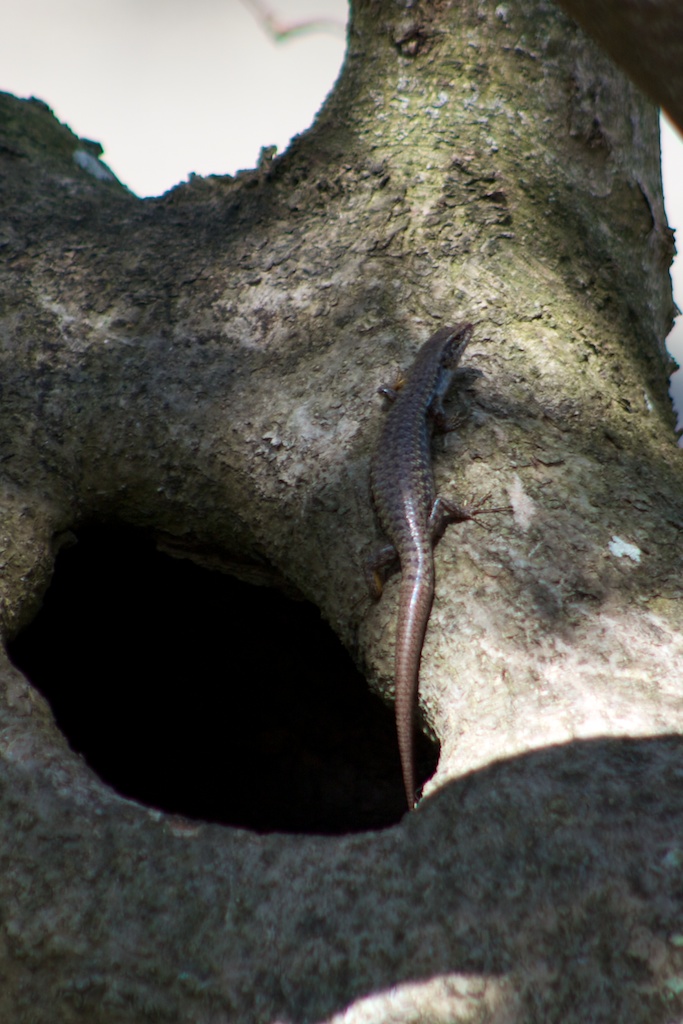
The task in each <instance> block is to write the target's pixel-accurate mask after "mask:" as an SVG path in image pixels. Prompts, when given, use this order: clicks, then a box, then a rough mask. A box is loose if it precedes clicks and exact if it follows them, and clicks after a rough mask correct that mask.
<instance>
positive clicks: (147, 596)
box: [9, 527, 438, 833]
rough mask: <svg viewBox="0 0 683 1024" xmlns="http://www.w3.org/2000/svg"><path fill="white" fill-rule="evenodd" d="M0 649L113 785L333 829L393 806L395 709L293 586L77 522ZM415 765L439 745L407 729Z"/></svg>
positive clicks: (400, 799) (385, 818) (251, 818)
mask: <svg viewBox="0 0 683 1024" xmlns="http://www.w3.org/2000/svg"><path fill="white" fill-rule="evenodd" d="M9 650H10V656H11V658H12V660H13V661H14V663H15V664H16V665H17V666H18V667H19V668H20V669H21V670H22V671H23V672H24V673H25V674H26V675H27V676H28V678H29V679H30V680H31V681H32V683H33V684H34V685H35V686H36V687H37V689H39V690H40V691H41V692H42V693H43V695H44V696H45V697H46V698H47V700H48V701H49V703H50V705H51V707H52V710H53V712H54V715H55V719H56V721H57V723H58V725H59V727H60V728H61V729H62V731H63V733H64V734H65V735H66V737H67V739H68V740H69V743H70V744H71V746H72V748H73V749H74V750H76V751H77V752H79V753H80V754H82V755H83V756H84V758H85V759H86V761H87V762H88V764H89V765H90V767H91V768H92V769H93V770H94V771H95V772H96V773H97V774H98V775H99V776H100V778H101V779H103V780H104V781H105V782H106V783H108V784H109V785H111V786H112V787H113V788H114V789H116V790H117V791H118V792H119V793H121V794H122V795H124V796H127V797H130V798H132V799H135V800H137V801H139V802H140V803H144V804H147V805H149V806H152V807H156V808H160V809H161V810H164V811H167V812H170V813H174V814H181V815H185V816H187V817H190V818H197V819H202V820H204V821H212V822H220V823H222V824H226V825H239V826H242V827H246V828H252V829H255V830H258V831H275V830H278V831H286V832H314V833H341V832H349V831H360V830H362V829H369V828H381V827H383V826H388V825H392V824H394V823H395V822H396V821H398V820H399V818H400V817H401V816H402V815H403V814H404V812H405V803H404V800H405V798H404V795H403V787H402V783H401V775H400V768H399V762H398V753H397V747H396V733H395V726H394V717H393V712H392V709H391V708H390V707H387V706H386V705H384V704H383V703H382V701H380V700H379V698H377V697H375V696H374V695H372V694H371V693H370V692H369V691H368V689H367V685H366V683H365V680H364V679H363V677H362V676H361V675H360V674H359V673H358V672H357V671H356V670H355V668H354V666H353V664H352V662H351V659H350V657H349V655H348V654H347V653H346V651H345V650H344V648H343V647H342V646H341V644H340V643H339V641H338V639H337V638H336V636H335V635H334V633H333V632H332V630H331V629H330V628H329V626H327V624H326V623H325V622H323V620H322V619H321V617H320V614H319V612H318V610H317V609H316V608H315V607H314V606H313V605H310V604H308V603H306V602H297V601H291V600H289V599H288V598H286V597H284V596H283V595H282V594H280V592H279V591H276V590H273V589H269V588H265V587H255V586H250V585H248V584H246V583H242V582H240V581H238V580H235V579H234V578H232V577H230V576H226V575H224V574H223V573H220V572H210V571H208V570H206V569H202V568H199V567H198V566H196V565H194V564H193V563H191V562H188V561H183V560H178V559H175V558H171V557H169V556H168V555H164V554H161V553H160V552H158V551H157V550H156V548H155V546H154V542H153V540H152V539H151V538H150V537H149V536H147V535H145V534H143V533H141V532H137V531H131V530H128V529H113V528H110V527H106V528H105V527H89V528H87V529H84V530H83V531H81V532H80V534H79V542H78V544H76V545H75V546H73V547H71V548H68V549H65V550H63V551H62V552H61V553H60V554H59V555H58V557H57V562H56V566H55V573H54V576H53V580H52V583H51V585H50V588H49V590H48V592H47V594H46V596H45V600H44V602H43V607H42V608H41V610H40V612H39V613H38V615H37V616H36V618H35V620H34V621H33V622H32V623H31V624H30V625H29V626H28V627H27V628H26V629H24V630H23V631H22V632H21V633H20V634H19V635H18V636H17V638H16V639H15V640H14V641H13V642H12V643H11V644H10V648H9ZM416 743H417V764H418V775H419V779H420V781H424V780H425V779H427V778H429V776H430V775H431V774H432V773H433V771H434V769H435V766H436V762H437V758H438V747H437V746H436V745H435V744H432V743H430V741H429V740H427V739H426V738H425V737H424V736H421V735H418V736H416Z"/></svg>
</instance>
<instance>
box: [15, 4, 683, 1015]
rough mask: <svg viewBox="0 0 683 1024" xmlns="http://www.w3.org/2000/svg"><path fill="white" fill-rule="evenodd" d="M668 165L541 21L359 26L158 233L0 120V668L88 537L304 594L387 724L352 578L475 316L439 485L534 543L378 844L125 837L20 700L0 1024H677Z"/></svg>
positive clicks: (466, 648) (374, 643) (508, 560)
mask: <svg viewBox="0 0 683 1024" xmlns="http://www.w3.org/2000/svg"><path fill="white" fill-rule="evenodd" d="M657 131H658V129H657V118H656V112H655V110H654V108H653V107H651V106H650V104H649V103H648V102H647V101H645V100H644V99H643V98H642V97H641V96H640V94H639V93H638V92H637V91H636V89H635V88H634V87H633V86H631V84H630V83H629V82H628V81H627V80H626V79H625V78H624V77H623V76H622V75H621V73H620V72H618V71H617V70H615V68H614V67H613V66H612V65H611V63H610V62H609V61H608V60H607V59H606V58H604V57H603V56H602V55H601V54H600V52H599V51H598V50H597V48H596V47H595V46H594V45H593V44H592V43H590V42H588V41H587V40H586V38H585V37H584V36H583V34H582V33H581V32H580V31H579V30H577V29H576V28H575V27H574V26H573V25H572V24H571V23H570V22H569V21H568V20H567V19H566V18H565V17H564V16H563V15H561V14H559V13H558V12H557V10H556V9H555V8H554V7H551V6H550V5H546V4H538V3H529V2H524V0H522V2H518V3H509V4H506V5H500V6H498V7H494V5H479V4H478V3H476V2H474V0H472V2H462V3H460V4H457V5H455V4H450V3H448V2H436V0H435V2H433V3H422V4H419V5H417V6H415V7H411V8H410V10H408V11H404V12H403V13H401V8H400V7H399V6H398V5H396V4H395V3H393V2H390V0H386V2H370V0H365V2H359V3H357V4H356V7H355V11H354V14H353V20H352V24H351V28H350V36H349V52H348V56H347V60H346V64H345V67H344V70H343V72H342V75H341V78H340V80H339V82H338V83H337V86H336V88H335V90H334V92H333V94H332V95H331V97H330V98H329V100H328V102H327V103H326V105H325V107H324V108H323V110H322V112H321V114H320V116H319V118H318V120H317V122H316V124H315V125H314V127H313V129H312V130H311V131H310V132H309V133H307V134H306V135H304V136H302V137H300V138H299V139H298V140H296V141H295V143H294V144H293V145H292V147H291V148H290V150H289V151H288V152H287V153H286V154H285V155H284V156H283V157H281V158H278V159H276V160H275V161H274V163H272V165H271V164H265V165H264V166H263V167H262V168H261V169H260V170H257V171H254V172H252V173H249V174H245V175H243V176H241V177H239V178H238V179H237V180H231V179H222V178H211V179H207V180H202V179H194V180H193V181H192V182H191V183H190V184H189V185H187V186H183V187H180V188H178V189H176V190H174V191H173V192H171V193H169V194H168V195H167V196H165V197H163V198H161V199H159V200H148V201H144V202H143V201H140V200H138V199H136V198H135V197H133V196H131V195H129V194H127V193H126V192H125V191H124V190H122V189H121V188H120V187H118V185H117V184H116V183H115V182H108V181H102V180H99V179H96V178H94V177H89V176H88V174H87V173H86V172H85V171H84V170H83V169H82V168H81V167H80V166H79V165H77V164H76V163H74V160H73V154H74V151H75V150H76V149H78V148H79V144H78V140H76V139H75V138H74V137H73V136H72V135H71V133H70V132H69V131H68V130H67V129H66V128H64V127H63V126H60V125H59V124H57V123H56V122H55V121H54V120H53V119H52V117H51V115H50V113H49V111H48V110H47V109H46V108H45V107H44V106H42V105H40V104H38V103H35V102H19V101H16V100H13V99H11V98H9V97H2V99H1V106H0V132H1V134H0V161H1V164H0V168H1V173H2V185H1V190H0V197H1V203H2V229H1V230H2V243H3V247H2V259H3V262H2V268H1V277H0V289H1V292H0V296H1V299H0V301H1V303H2V305H1V307H0V308H1V319H0V338H1V339H2V378H1V380H2V388H3V395H2V406H1V408H0V417H1V423H2V429H1V432H0V445H1V447H0V468H1V469H2V474H3V475H2V533H1V539H0V557H1V559H2V566H3V572H2V604H1V608H2V627H3V631H4V634H5V635H6V636H9V635H12V633H14V632H15V631H16V630H17V629H18V628H19V626H20V625H21V624H22V623H23V622H25V621H27V619H28V618H29V617H30V616H31V615H32V614H33V612H34V610H35V608H36V607H37V605H38V603H39V601H40V598H41V595H42V593H43V591H44V588H45V586H46V585H47V582H48V580H49V576H50V572H51V568H52V564H53V559H54V554H55V551H56V550H57V548H58V547H59V545H60V543H61V542H62V541H63V539H64V538H65V537H66V536H67V535H68V531H69V530H71V529H72V528H73V527H74V526H75V525H76V524H78V523H79V522H81V521H83V520H85V519H90V518H93V517H95V518H102V519H105V518H106V519H112V518H114V519H118V520H121V521H124V522H126V523H130V524H134V525H143V526H147V527H151V528H153V529H154V530H155V531H157V532H158V534H159V535H160V537H162V539H163V538H165V542H166V543H177V544H182V546H183V547H184V549H185V550H186V551H188V552H194V553H195V554H196V557H198V558H201V557H202V553H203V552H205V551H206V550H207V549H210V551H211V552H213V554H214V557H215V553H216V552H219V553H220V554H221V557H222V558H223V559H224V560H225V562H226V564H227V563H229V564H230V565H231V566H232V568H233V569H239V571H241V572H243V573H244V574H250V573H258V574H259V576H260V577H261V578H262V579H264V578H270V579H271V580H272V581H273V582H275V583H278V582H280V583H281V582H282V581H286V582H287V584H288V585H290V586H293V587H295V588H297V589H298V590H299V591H301V592H303V593H305V594H306V595H307V596H308V597H310V598H311V599H312V600H314V601H315V602H316V603H317V604H318V606H319V607H320V608H321V609H322V610H323V613H324V614H325V616H326V617H327V618H328V619H329V620H330V621H331V622H332V624H333V625H334V627H335V629H336V630H337V631H338V632H339V634H340V636H341V637H342V638H343V639H344V641H345V642H346V643H347V645H348V646H349V648H350V649H351V650H353V651H354V653H355V655H356V657H357V659H358V661H359V663H361V664H363V665H364V666H365V667H366V669H367V672H368V676H369V678H370V680H371V682H372V684H373V685H374V686H375V687H377V688H378V689H380V690H381V691H382V692H384V693H388V694H389V693H390V692H391V685H392V683H391V664H392V635H393V620H394V617H395V613H396V595H397V591H396V586H395V583H390V584H389V585H388V586H387V588H386V591H385V594H384V596H383V598H382V601H381V602H380V603H379V605H377V606H371V604H370V601H369V599H368V598H367V597H366V595H365V584H364V579H363V564H364V559H365V557H366V556H367V554H368V553H369V552H370V551H371V550H372V548H373V546H374V545H375V543H376V527H375V524H374V519H373V514H372V510H371V508H370V506H369V502H368V496H367V460H368V453H369V451H370V448H371V446H372V444H373V442H374V440H375V437H376V435H377V430H378V426H379V421H380V417H381V415H382V412H381V402H380V400H379V399H378V398H377V397H376V396H374V389H375V386H376V385H377V384H380V383H382V382H383V381H385V380H386V379H387V377H388V376H391V372H392V370H393V369H394V368H395V367H396V366H398V365H402V364H403V365H404V364H406V363H407V362H409V361H410V358H411V354H412V353H413V352H414V351H415V348H416V346H417V345H418V344H419V343H420V342H421V341H423V340H424V339H425V338H426V337H427V336H428V334H429V333H430V332H432V331H433V330H434V329H435V327H436V326H438V325H441V324H444V323H447V322H449V321H453V320H457V319H471V320H473V321H474V322H475V324H476V336H475V342H474V343H473V344H472V346H471V351H470V353H469V357H468V361H469V362H470V363H471V364H472V365H476V366H478V367H479V368H480V369H482V370H484V371H485V373H486V378H485V379H484V380H483V381H481V382H480V383H479V384H478V385H477V388H478V400H477V403H476V406H475V407H474V409H473V411H472V415H471V417H470V421H469V423H468V425H466V426H465V427H464V428H463V430H462V431H461V433H460V435H459V436H449V438H448V439H447V440H446V441H445V442H444V443H443V446H442V448H441V451H440V453H439V456H438V458H437V481H438V486H439V488H440V490H441V491H442V492H443V493H445V494H450V495H452V496H455V497H463V496H465V497H467V496H468V495H470V494H478V495H480V494H482V493H485V492H487V491H492V492H493V495H494V498H495V499H496V501H498V500H499V499H500V498H505V497H506V496H507V497H509V500H510V501H511V502H512V504H513V505H514V508H515V515H514V517H511V518H510V519H509V520H501V521H499V522H497V523H496V527H495V529H494V531H492V532H485V531H483V530H479V529H478V528H477V527H476V526H474V525H471V524H470V525H465V526H463V527H460V528H457V529H456V528H451V530H450V531H449V532H448V533H447V535H446V537H445V538H444V540H443V541H442V543H441V545H440V546H439V548H438V553H437V570H436V571H437V596H436V601H435V606H434V610H433V613H432V619H431V623H430V628H429V631H428V637H427V644H426V648H425V655H424V659H423V666H422V675H421V701H422V708H423V714H424V716H425V721H426V723H427V725H428V727H429V728H431V729H433V730H434V731H435V732H436V734H437V735H438V736H439V738H440V740H441V743H442V758H441V763H440V766H439V770H438V773H437V775H436V777H435V779H434V781H433V783H432V784H431V786H430V788H429V790H428V797H427V799H426V800H425V801H424V802H423V804H422V805H421V806H420V808H419V809H418V811H417V812H415V813H413V814H411V815H409V816H407V817H406V819H404V821H403V822H402V823H401V825H400V826H398V827H397V828H395V829H393V830H389V831H386V832H382V833H375V834H365V835H362V836H355V837H349V836H346V837H340V838H335V839H330V838H326V839H323V838H320V837H314V836H288V837H285V836H280V835H269V836H255V835H250V834H249V833H246V832H242V831H238V830H231V829H227V828H219V827H216V826H210V825H201V824H196V823H190V822H186V821H184V820H180V819H173V818H170V817H168V816H164V815H161V814H159V813H156V812H151V811H149V810H146V809H145V808H143V807H140V806H137V805H136V804H134V803H132V802H129V801H124V800H122V799H120V798H119V797H117V796H116V795H115V794H113V793H112V792H111V791H110V790H108V789H107V787H106V786H104V785H103V784H101V783H100V782H99V781H98V780H97V779H96V778H94V776H93V775H92V774H91V773H90V772H89V771H88V770H87V768H86V767H85V766H84V764H83V763H82V762H81V761H80V760H79V759H78V758H77V757H76V756H75V755H74V754H73V753H72V752H71V751H70V750H69V748H68V745H67V744H66V742H65V741H64V739H63V738H62V737H61V736H60V734H59V733H58V731H57V730H56V728H55V726H54V723H53V721H52V718H51V715H50V713H49V710H48V709H47V708H46V705H45V703H44V701H43V700H42V699H41V698H40V697H39V696H37V695H36V693H35V692H34V691H33V690H32V688H31V687H30V686H29V685H28V684H27V683H26V681H25V680H23V679H22V678H21V676H20V675H19V674H18V673H17V671H16V670H14V669H13V668H12V667H11V666H10V665H9V663H8V662H5V661H3V665H2V680H3V688H2V691H0V712H1V716H2V717H1V721H0V724H1V729H2V732H1V734H0V736H1V745H0V773H1V775H0V778H1V782H2V794H1V795H2V812H1V815H0V822H1V826H0V830H1V831H0V858H1V865H0V867H1V870H0V915H1V919H2V930H1V931H0V1019H2V1020H8V1021H9V1020H11V1021H13V1022H16V1024H22V1022H28V1021H31V1022H32V1024H48V1022H49V1024H54V1022H55V1021H60V1022H61V1021H65V1022H74V1024H75V1022H86V1021H87V1022H88V1024H99V1022H102V1024H104V1022H106V1024H119V1022H121V1024H123V1022H125V1024H128V1022H130V1024H133V1022H135V1024H139V1022H141V1021H144V1020H169V1021H173V1020H181V1021H187V1022H190V1021H192V1022H202V1024H204V1022H206V1024H209V1022H211V1024H216V1022H228V1021H229V1022H237V1021H245V1022H246V1021H250V1022H251V1021H273V1022H275V1021H292V1022H304V1021H322V1020H332V1019H334V1020H339V1021H341V1020H343V1021H344V1022H345V1024H348V1022H351V1021H353V1022H355V1021H371V1020H372V1021H375V1020H377V1021H380V1020H381V1021H383V1020H387V1019H391V1020H396V1021H417V1020H434V1021H449V1022H450V1021H456V1020H457V1021H474V1020H477V1021H479V1020H481V1021H483V1020H488V1021H496V1022H500V1024H503V1022H506V1024H507V1022H511V1021H515V1022H531V1021H543V1022H544V1024H546V1022H551V1021H558V1022H559V1021H562V1022H563V1024H569V1022H577V1024H578V1022H582V1024H585V1022H587V1021H605V1022H607V1021H609V1022H613V1021H617V1020H619V1021H621V1020H623V1021H626V1020H628V1021H630V1022H634V1024H637V1022H646V1021H647V1022H652V1021H661V1022H662V1024H663V1022H665V1021H672V1020H677V1019H679V1018H680V1015H681V1013H682V1012H683V1003H682V1002H681V997H680V993H681V990H682V989H683V954H682V953H681V949H682V948H683V935H682V934H681V921H682V920H683V884H682V882H683V842H682V841H681V836H682V835H683V769H682V765H683V758H682V754H683V745H682V744H681V742H680V740H679V738H678V736H679V734H680V733H681V731H682V729H683V684H682V682H681V672H680V666H681V658H682V657H683V605H682V603H681V587H682V584H681V573H680V569H681V529H683V517H682V516H681V509H680V506H681V494H682V493H683V489H682V487H681V484H682V480H681V463H680V452H679V450H678V449H677V448H676V445H675V439H674V436H673V426H672V414H671V410H670V407H669V403H668V398H667V390H666V386H667V368H668V367H667V362H666V356H665V353H664V344H663V339H664V337H665V335H666V333H667V330H668V328H669V325H670V322H671V318H672V312H673V307H672V300H671V294H670V286H669V279H668V273H667V269H668V264H669V261H670V258H671V252H672V241H671V235H670V232H669V231H668V229H667V226H666V222H665V219H664V213H663V206H662V198H661V189H660V181H659V152H658V134H657ZM81 161H82V162H86V161H83V159H82V158H81ZM615 538H620V540H618V539H617V540H615ZM623 542H628V544H630V545H631V547H630V548H628V547H625V546H624V544H623ZM637 559H639V560H637ZM239 567H241V568H239ZM226 657H229V646H226ZM94 673H95V675H96V666H95V667H94ZM321 685H324V680H322V681H321ZM190 699H191V694H188V700H190ZM669 734H675V735H673V736H672V735H669ZM347 1008H348V1009H347ZM344 1011H346V1012H344Z"/></svg>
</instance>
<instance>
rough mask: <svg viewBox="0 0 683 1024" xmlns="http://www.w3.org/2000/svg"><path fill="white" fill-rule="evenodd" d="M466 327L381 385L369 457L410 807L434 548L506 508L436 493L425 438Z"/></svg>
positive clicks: (435, 339) (440, 337) (449, 330)
mask: <svg viewBox="0 0 683 1024" xmlns="http://www.w3.org/2000/svg"><path fill="white" fill-rule="evenodd" d="M472 330H473V328H472V325H471V324H469V323H460V324H457V325H456V326H455V327H442V328H440V329H439V330H438V331H437V332H436V333H435V334H433V335H432V336H431V338H430V339H429V341H427V342H425V344H424V345H423V346H422V348H421V349H420V351H419V352H418V354H417V357H416V359H415V362H414V363H413V365H412V367H411V369H410V372H409V374H408V377H407V379H406V381H405V383H404V384H403V385H402V386H401V387H400V388H398V389H394V388H388V387H384V388H380V389H379V390H380V392H381V393H382V394H384V395H386V396H387V397H388V398H389V399H391V400H392V405H391V407H390V409H389V410H388V412H387V414H386V419H385V421H384V424H383V425H382V429H381V432H380V436H379V441H378V443H377V448H376V449H375V452H374V455H373V457H372V462H371V469H370V484H371V492H372V499H373V503H374V506H375V510H376V512H377V517H378V519H379V522H380V525H381V527H382V529H383V530H384V532H385V533H386V535H387V537H388V538H389V540H390V541H391V544H390V545H388V546H386V547H384V548H382V549H381V550H380V551H378V552H377V554H376V556H375V558H374V559H373V562H372V581H373V589H374V591H375V593H376V596H379V595H380V594H381V591H382V579H383V574H382V573H381V570H382V569H385V570H386V568H387V567H388V566H390V564H391V563H392V562H394V563H395V562H396V560H397V559H398V561H399V562H400V566H401V572H402V580H401V588H400V592H399V606H398V623H397V628H396V653H395V666H394V689H395V709H396V731H397V735H398V746H399V752H400V756H401V769H402V773H403V784H404V786H405V791H406V799H407V801H408V807H409V808H412V807H413V806H414V804H415V768H414V763H413V711H414V707H415V702H416V697H417V689H418V674H419V668H420V658H421V655H422V645H423V643H424V638H425V633H426V630H427V623H428V621H429V614H430V611H431V607H432V601H433V598H434V545H435V544H436V543H437V541H438V540H439V538H440V537H441V536H442V534H443V532H444V530H445V528H446V526H447V525H448V523H453V522H464V521H465V520H468V519H473V518H474V517H475V516H476V515H479V514H481V513H484V512H500V511H504V509H499V508H495V509H494V508H483V507H482V505H483V504H484V501H485V500H486V499H483V501H480V502H477V503H476V504H474V505H470V506H464V507H461V506H459V505H456V504H454V503H452V502H450V501H447V500H446V499H444V498H436V496H435V490H434V474H433V471H432V459H431V451H430V447H431V446H430V442H431V435H432V431H433V429H434V426H435V425H436V426H438V427H440V428H441V429H449V426H450V424H449V422H448V420H447V419H446V417H445V414H444V410H443V399H444V398H445V396H446V393H447V391H448V389H449V387H450V385H451V382H452V380H453V376H454V374H455V373H456V370H457V367H458V364H459V362H460V359H461V358H462V354H463V352H464V351H465V348H466V347H467V344H468V342H469V340H470V338H471V337H472ZM461 372H462V371H461ZM385 574H386V573H385ZM385 574H384V575H385Z"/></svg>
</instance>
